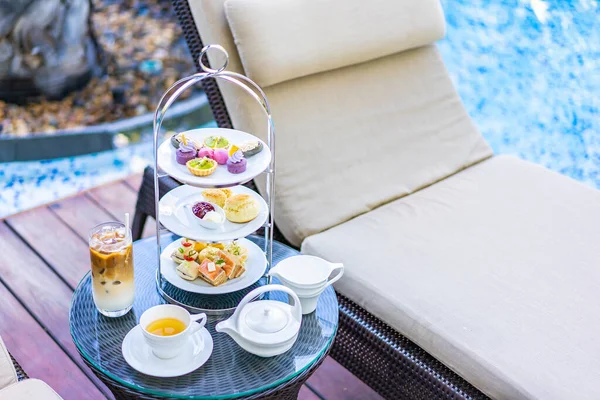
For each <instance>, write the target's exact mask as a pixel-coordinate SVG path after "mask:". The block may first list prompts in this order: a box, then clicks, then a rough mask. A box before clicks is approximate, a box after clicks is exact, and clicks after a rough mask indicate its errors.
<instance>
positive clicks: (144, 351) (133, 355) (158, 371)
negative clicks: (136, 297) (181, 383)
mask: <svg viewBox="0 0 600 400" xmlns="http://www.w3.org/2000/svg"><path fill="white" fill-rule="evenodd" d="M121 349H122V352H123V357H124V358H125V361H126V362H127V364H129V365H130V366H131V368H133V369H135V370H136V371H139V372H141V373H142V374H146V375H150V376H156V377H159V378H171V377H174V376H181V375H185V374H189V373H190V372H192V371H195V370H197V369H198V368H200V367H201V366H202V365H204V363H205V362H206V361H208V359H209V358H210V355H211V354H212V351H213V340H212V337H211V336H210V333H209V332H208V331H207V330H206V328H202V329H200V330H199V331H198V332H197V333H195V334H193V335H192V336H190V337H189V339H188V340H187V342H186V343H185V344H184V346H183V349H182V350H181V353H180V354H179V355H178V356H177V357H174V358H170V359H168V360H163V359H161V358H158V357H156V356H155V355H154V354H153V353H152V350H151V349H150V346H148V345H147V344H146V341H145V340H144V333H143V332H142V327H141V326H139V325H137V326H136V327H135V328H133V329H132V330H130V331H129V333H128V334H127V336H125V339H123V345H122V347H121Z"/></svg>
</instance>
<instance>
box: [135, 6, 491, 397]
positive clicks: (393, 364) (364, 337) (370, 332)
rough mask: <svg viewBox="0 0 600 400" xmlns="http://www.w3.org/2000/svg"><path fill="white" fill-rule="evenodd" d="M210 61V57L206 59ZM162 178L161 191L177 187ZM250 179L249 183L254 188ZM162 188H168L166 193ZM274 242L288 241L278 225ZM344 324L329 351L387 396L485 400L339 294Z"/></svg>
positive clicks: (146, 198)
mask: <svg viewBox="0 0 600 400" xmlns="http://www.w3.org/2000/svg"><path fill="white" fill-rule="evenodd" d="M171 2H172V4H173V8H174V10H175V13H176V14H177V17H178V18H179V23H180V25H181V27H182V29H183V33H184V36H185V39H186V41H187V44H188V47H189V49H190V52H191V54H192V57H193V59H194V60H197V59H198V57H199V54H200V51H201V49H202V47H203V46H204V45H203V43H202V40H201V38H200V35H199V33H198V30H197V29H196V23H195V21H194V18H193V16H192V13H191V11H190V8H189V5H188V0H171ZM204 62H205V63H206V64H207V65H208V60H204ZM203 87H204V91H205V92H206V95H207V97H208V101H209V103H210V106H211V109H212V111H213V115H214V117H215V120H216V122H217V125H218V126H219V127H222V128H232V123H231V118H230V117H229V114H228V112H227V107H226V105H225V102H224V100H223V97H222V95H221V92H220V90H219V87H218V85H217V83H216V82H215V81H214V80H212V79H210V80H205V81H203ZM153 174H154V171H153V170H152V169H151V168H147V169H146V171H145V172H144V178H143V181H142V185H141V187H140V191H139V195H138V201H137V206H136V212H135V218H134V223H133V227H132V228H133V234H134V238H139V237H140V236H141V232H142V230H143V224H144V222H145V220H146V218H147V217H148V216H152V217H155V210H154V183H153ZM179 185H180V183H179V182H177V181H175V180H173V179H171V178H169V177H163V178H161V181H160V184H159V191H160V192H161V196H162V194H164V193H166V192H167V191H169V190H171V189H173V188H175V187H177V186H179ZM252 185H253V184H252V183H250V184H248V186H250V187H252ZM163 190H164V192H163ZM274 238H275V240H279V241H281V242H283V243H286V244H289V243H288V242H287V241H286V240H285V238H284V237H283V236H282V235H281V233H280V232H279V231H278V230H277V229H275V232H274ZM338 301H339V305H340V323H339V327H338V333H337V337H336V340H335V343H334V345H333V347H332V350H331V353H330V355H331V356H332V357H333V358H334V359H335V360H336V361H338V362H339V363H340V364H341V365H343V366H344V367H345V368H347V369H348V370H349V371H350V372H352V373H353V374H354V375H356V376H357V377H358V378H359V379H361V380H362V381H363V382H365V383H366V384H367V385H369V386H370V387H371V388H373V389H374V390H375V391H376V392H378V393H379V394H380V395H381V396H383V397H384V398H386V399H391V400H398V399H423V400H429V399H487V396H485V395H484V394H483V393H481V392H480V391H479V390H477V389H476V388H475V387H474V386H472V385H471V384H469V383H468V382H467V381H465V380H464V379H463V378H461V377H460V376H458V375H457V374H456V373H454V372H453V371H452V370H450V369H449V368H448V367H446V366H445V365H443V364H442V363H441V362H439V361H438V360H436V359H435V358H434V357H433V356H431V355H430V354H428V353H427V352H425V351H424V350H423V349H421V348H420V347H419V346H417V345H416V344H414V343H413V342H411V341H410V340H409V339H407V338H406V337H404V336H402V335H401V334H400V333H398V332H397V331H395V330H394V329H393V328H392V327H390V326H389V325H387V324H386V323H385V322H383V321H381V320H380V319H378V318H377V317H375V316H373V315H372V314H370V313H369V312H368V311H366V310H365V309H363V308H362V307H360V306H359V305H357V304H356V303H354V302H353V301H351V300H350V299H348V298H346V297H344V296H341V295H338Z"/></svg>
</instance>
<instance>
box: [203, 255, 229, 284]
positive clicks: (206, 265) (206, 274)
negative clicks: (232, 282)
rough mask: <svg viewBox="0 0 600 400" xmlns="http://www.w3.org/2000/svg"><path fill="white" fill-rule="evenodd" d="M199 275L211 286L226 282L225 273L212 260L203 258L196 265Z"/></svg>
mask: <svg viewBox="0 0 600 400" xmlns="http://www.w3.org/2000/svg"><path fill="white" fill-rule="evenodd" d="M198 272H199V275H198V276H199V277H200V278H201V279H203V280H205V281H206V282H208V283H210V284H211V285H213V286H219V285H222V284H223V283H225V282H227V274H226V273H225V271H224V270H223V268H221V267H220V266H218V265H216V264H215V262H214V261H211V260H209V259H205V260H204V261H202V264H200V266H199V267H198Z"/></svg>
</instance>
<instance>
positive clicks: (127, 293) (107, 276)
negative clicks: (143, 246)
mask: <svg viewBox="0 0 600 400" xmlns="http://www.w3.org/2000/svg"><path fill="white" fill-rule="evenodd" d="M89 246H90V260H91V264H92V268H91V269H92V295H93V298H94V303H95V304H96V307H97V308H98V310H99V311H100V312H101V313H102V314H104V315H107V316H111V317H116V316H121V315H124V314H125V313H127V312H128V311H129V310H130V309H131V306H132V305H133V299H134V294H135V286H134V282H133V276H134V271H133V247H132V244H131V235H130V234H129V233H128V232H126V231H125V226H124V225H123V224H120V223H117V222H108V223H105V224H101V225H98V226H97V227H95V228H94V229H93V230H92V232H91V236H90V240H89Z"/></svg>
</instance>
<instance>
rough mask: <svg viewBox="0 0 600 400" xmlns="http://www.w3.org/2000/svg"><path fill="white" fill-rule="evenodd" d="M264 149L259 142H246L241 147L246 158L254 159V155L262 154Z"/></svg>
mask: <svg viewBox="0 0 600 400" xmlns="http://www.w3.org/2000/svg"><path fill="white" fill-rule="evenodd" d="M262 149H263V144H262V142H259V141H258V140H254V141H248V142H244V143H242V144H241V145H240V150H241V151H242V153H243V154H244V157H246V158H248V157H252V156H253V155H256V154H258V153H260V152H261V151H262Z"/></svg>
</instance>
